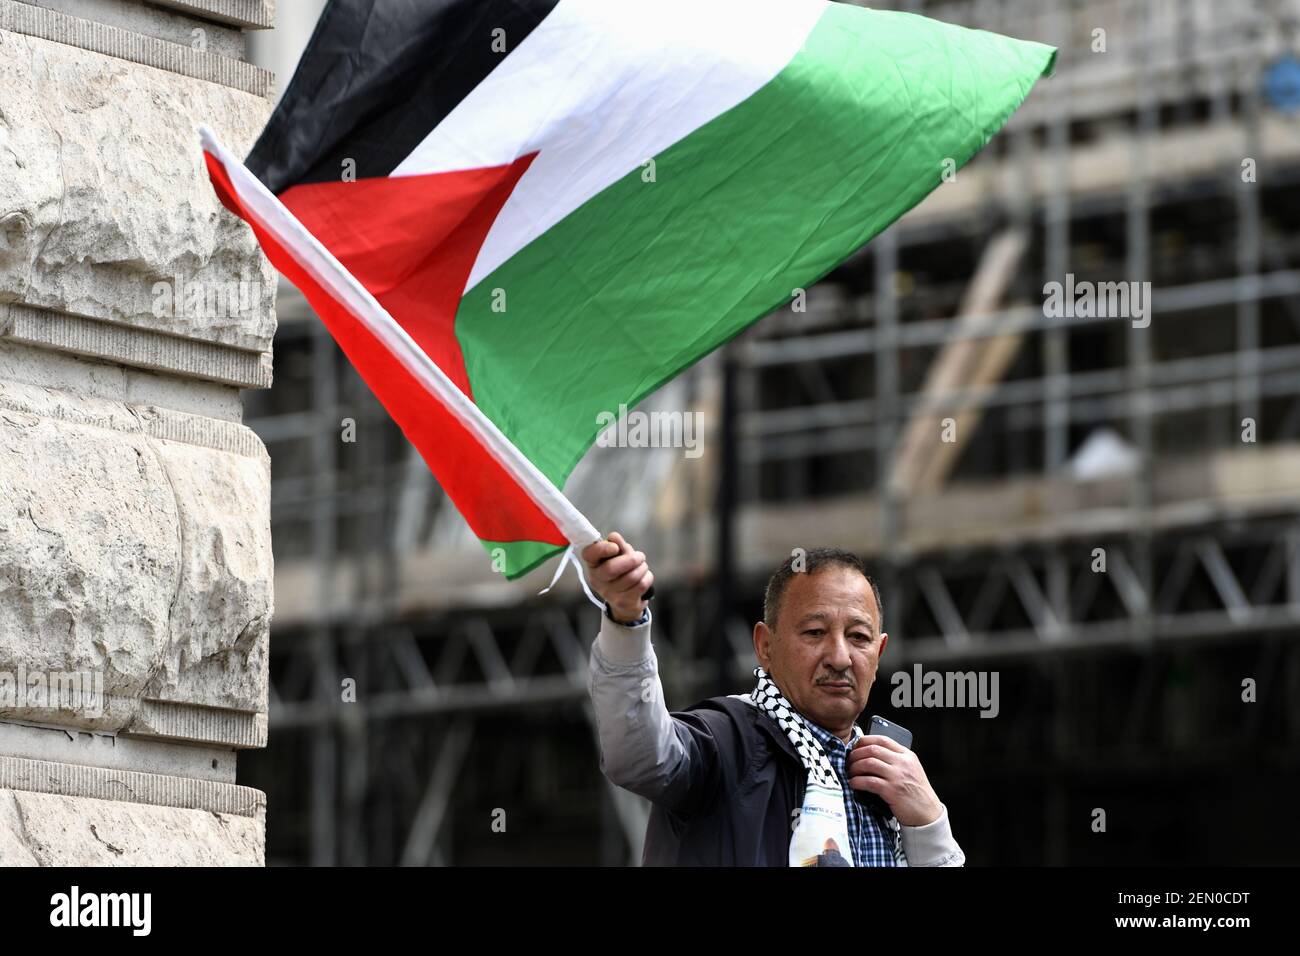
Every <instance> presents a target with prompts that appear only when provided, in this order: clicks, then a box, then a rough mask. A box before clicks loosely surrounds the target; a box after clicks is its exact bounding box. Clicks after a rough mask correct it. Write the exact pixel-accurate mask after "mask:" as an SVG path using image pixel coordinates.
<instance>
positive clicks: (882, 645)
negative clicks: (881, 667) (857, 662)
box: [876, 631, 889, 660]
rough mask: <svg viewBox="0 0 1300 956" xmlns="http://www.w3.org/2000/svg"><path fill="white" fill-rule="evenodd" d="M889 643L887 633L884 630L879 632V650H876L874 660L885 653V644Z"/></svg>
mask: <svg viewBox="0 0 1300 956" xmlns="http://www.w3.org/2000/svg"><path fill="white" fill-rule="evenodd" d="M888 643H889V635H888V634H886V633H885V632H884V631H881V632H880V650H878V651H876V660H880V658H882V657H883V656H884V654H885V645H887V644H888Z"/></svg>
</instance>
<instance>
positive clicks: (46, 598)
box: [0, 0, 275, 865]
mask: <svg viewBox="0 0 1300 956" xmlns="http://www.w3.org/2000/svg"><path fill="white" fill-rule="evenodd" d="M274 12H275V11H274V0H151V2H145V0H0V864H18V865H32V864H41V865H63V864H93V865H102V864H170V863H176V864H195V865H210V864H244V865H247V864H253V865H260V864H262V863H263V862H264V842H265V841H264V831H265V796H264V795H263V794H262V793H260V792H259V791H256V790H252V789H249V788H247V787H240V786H237V785H236V784H235V782H234V781H235V753H236V751H237V750H239V749H241V748H248V747H262V746H265V744H266V715H267V640H268V633H269V627H270V620H271V614H272V610H273V599H272V558H271V538H270V462H269V460H268V458H267V454H266V450H265V448H264V447H263V445H262V443H261V441H260V440H259V439H258V438H257V436H256V435H254V434H253V433H252V432H251V431H250V430H249V429H248V428H246V427H245V426H244V425H243V424H242V421H241V419H242V408H241V402H240V394H239V389H241V388H266V387H268V386H269V385H270V382H271V340H272V336H273V334H274V331H275V303H274V299H275V294H274V290H275V276H274V274H273V272H272V271H271V269H270V266H269V265H268V264H267V262H266V260H265V259H264V258H263V256H262V255H261V254H260V252H259V251H258V248H257V245H256V242H255V241H254V239H253V236H252V233H251V231H250V230H249V229H248V228H247V227H246V226H244V225H243V224H242V223H241V222H240V221H239V220H238V219H236V218H235V217H234V216H232V215H230V214H229V213H228V212H226V211H225V210H224V209H223V208H222V206H221V205H220V203H219V202H218V201H217V199H216V197H215V195H214V194H213V191H212V187H211V186H210V185H209V182H208V178H207V175H206V172H205V170H204V166H203V161H202V153H201V151H200V149H199V145H198V138H197V134H196V132H195V129H196V127H197V126H198V125H199V124H200V123H206V124H208V125H209V126H211V127H212V128H213V130H214V131H216V133H217V134H218V135H219V136H220V137H221V139H222V140H223V141H224V142H225V143H226V144H227V145H228V146H229V147H230V148H231V149H232V150H234V151H235V152H237V153H239V154H241V155H242V154H244V153H246V152H247V151H248V149H249V147H251V145H252V143H253V141H254V139H255V138H256V136H257V134H258V132H259V131H260V130H261V128H262V126H263V125H264V123H265V122H266V119H267V117H268V115H269V113H270V110H271V101H270V96H271V95H272V77H271V76H270V75H269V74H268V73H267V72H266V71H264V70H260V69H258V68H257V67H255V66H253V65H252V64H250V63H248V62H246V60H245V52H246V40H247V37H246V31H249V30H258V29H267V28H269V27H271V25H272V22H273V19H274Z"/></svg>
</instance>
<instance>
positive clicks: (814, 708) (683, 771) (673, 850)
mask: <svg viewBox="0 0 1300 956" xmlns="http://www.w3.org/2000/svg"><path fill="white" fill-rule="evenodd" d="M582 557H583V560H584V561H586V563H587V565H588V568H589V569H590V573H591V580H592V585H593V587H594V588H595V589H596V591H597V592H598V593H599V594H600V595H601V596H602V597H603V598H604V600H605V616H604V619H603V620H602V622H601V628H600V634H599V636H598V637H597V638H596V642H595V644H594V645H593V647H592V652H591V662H590V670H589V674H590V676H589V680H588V687H589V689H590V692H591V700H592V704H593V706H594V709H595V714H596V726H597V729H598V731H599V738H600V762H601V770H602V771H603V772H604V774H605V776H606V777H608V778H609V780H610V781H611V782H612V783H614V784H616V785H618V786H620V787H623V788H625V789H627V790H630V791H632V792H633V793H637V794H640V795H641V796H643V797H645V798H646V799H648V800H650V801H651V802H652V803H653V804H654V809H653V810H652V811H651V815H650V823H649V826H648V827H647V829H646V838H645V852H644V861H645V863H646V864H648V865H670V866H671V865H678V866H682V865H689V866H786V865H790V866H828V865H831V866H900V865H902V866H961V865H962V864H963V863H964V862H965V854H963V853H962V851H961V847H959V846H958V845H957V842H956V840H954V839H953V836H952V829H951V827H950V825H949V822H948V812H947V809H946V808H945V807H944V805H943V804H942V803H941V802H940V801H939V798H938V796H937V795H936V794H935V792H934V788H933V787H931V786H930V781H929V780H928V779H927V778H926V775H925V770H924V769H923V768H922V766H921V762H920V760H919V759H917V756H916V754H915V753H913V752H912V751H911V750H910V749H908V748H906V747H904V746H902V745H901V744H899V743H898V742H896V741H894V740H892V739H890V738H889V737H884V736H880V735H876V734H863V733H862V730H861V729H860V728H859V727H858V726H857V725H856V723H855V720H856V719H857V717H858V715H859V714H860V713H862V711H863V708H865V707H866V703H867V696H868V695H869V694H870V693H871V686H872V683H873V682H874V681H875V678H876V669H877V666H878V664H879V662H880V656H881V654H883V653H884V650H885V647H886V645H887V644H888V643H889V635H888V634H887V633H885V631H884V627H883V620H882V617H881V606H880V597H879V593H878V591H877V590H876V586H875V583H874V582H873V581H872V580H871V578H870V577H869V576H868V575H867V573H866V568H865V567H864V566H863V564H862V562H861V561H860V560H859V559H858V558H857V557H856V556H855V555H852V554H849V553H847V552H843V551H836V550H833V549H814V550H812V551H809V552H807V553H806V554H805V555H803V560H802V561H801V563H800V564H799V565H798V566H797V568H798V569H797V570H796V566H795V564H794V559H793V558H791V559H788V560H787V561H786V562H785V564H784V565H782V567H781V568H779V569H778V570H777V572H776V573H775V574H774V575H773V576H772V580H771V581H770V582H769V583H768V586H767V593H766V595H765V598H764V602H763V620H762V621H760V622H758V624H756V625H755V627H754V653H755V656H756V657H757V658H758V662H759V667H757V668H756V669H755V671H754V676H755V677H756V678H757V683H756V685H755V687H754V689H753V691H752V692H750V693H749V694H734V695H731V696H729V697H713V698H710V699H708V700H705V701H702V702H700V703H698V704H696V705H695V706H694V707H691V708H690V709H688V710H686V711H683V712H680V713H674V714H670V713H669V712H668V708H667V706H666V705H665V703H664V698H663V686H662V684H661V683H660V681H659V673H658V662H657V659H656V658H655V653H654V649H653V648H652V647H651V644H650V609H649V604H648V602H647V601H646V599H645V594H646V591H647V589H648V588H649V587H650V586H651V585H653V583H654V574H653V573H652V572H651V571H650V567H649V565H648V564H647V563H646V559H645V555H644V554H643V553H641V552H640V551H636V550H634V549H633V548H632V546H631V545H630V544H628V543H627V542H626V541H624V540H623V538H622V537H621V536H620V535H619V534H617V533H615V534H611V535H610V537H609V540H608V541H600V542H597V543H596V544H593V545H591V546H590V547H588V548H587V549H586V550H584V551H583V553H582ZM869 795H871V796H869ZM872 796H874V797H875V798H876V799H874V800H873V799H872Z"/></svg>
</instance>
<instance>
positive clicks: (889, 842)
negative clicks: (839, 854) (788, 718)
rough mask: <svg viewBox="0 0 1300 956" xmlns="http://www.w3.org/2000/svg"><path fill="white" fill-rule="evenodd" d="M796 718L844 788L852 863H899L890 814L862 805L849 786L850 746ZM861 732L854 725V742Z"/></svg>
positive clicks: (874, 864)
mask: <svg viewBox="0 0 1300 956" xmlns="http://www.w3.org/2000/svg"><path fill="white" fill-rule="evenodd" d="M799 719H800V720H802V721H803V722H804V725H805V726H806V727H807V728H808V730H809V731H810V732H811V733H812V735H813V736H814V737H816V738H817V740H818V742H819V743H820V744H821V745H822V749H823V750H825V751H826V756H827V758H829V759H830V762H831V766H832V767H834V768H835V773H836V774H838V775H839V778H840V786H841V787H842V789H843V791H844V812H845V815H846V816H847V817H848V824H849V842H851V843H852V844H853V865H854V866H898V865H899V859H898V858H899V856H900V855H901V852H902V851H901V848H900V847H901V845H900V842H899V839H898V836H897V830H895V829H894V828H893V827H891V826H890V822H891V821H892V820H893V818H892V817H885V816H884V815H882V814H880V813H877V812H876V811H875V810H873V809H871V808H869V807H866V806H863V805H862V804H861V803H859V802H858V801H857V798H856V797H855V796H854V794H855V793H857V791H856V790H854V789H852V788H851V787H850V786H849V774H848V769H847V764H848V757H849V749H850V747H851V746H852V744H850V745H849V746H845V744H844V741H843V740H841V739H840V738H839V737H837V736H836V735H835V734H833V733H831V732H830V731H827V730H823V729H822V728H820V727H818V726H817V725H816V724H814V723H813V722H812V721H811V720H809V719H808V718H807V717H805V716H803V714H799ZM861 736H863V734H862V730H861V728H859V727H858V726H857V725H856V724H854V726H853V743H857V740H858V738H859V737H861Z"/></svg>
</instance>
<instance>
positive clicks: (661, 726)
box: [582, 532, 718, 812]
mask: <svg viewBox="0 0 1300 956" xmlns="http://www.w3.org/2000/svg"><path fill="white" fill-rule="evenodd" d="M582 559H583V561H585V562H586V564H587V568H588V572H589V577H590V579H591V585H592V588H593V589H594V590H595V591H596V592H597V593H598V594H599V595H600V596H601V597H602V598H604V600H605V602H606V605H607V608H608V610H607V611H606V613H605V614H604V615H602V617H601V624H600V634H599V636H597V638H596V641H595V643H594V644H593V645H592V651H591V662H590V665H589V667H588V678H587V688H588V690H589V691H590V692H591V702H592V705H593V707H594V708H595V713H596V729H597V732H598V735H599V738H600V769H601V771H602V772H603V773H604V774H605V776H606V777H608V778H609V780H610V781H611V782H612V783H614V784H616V785H617V786H620V787H623V788H624V789H625V790H630V791H632V792H633V793H637V794H640V795H641V796H643V797H645V798H646V799H648V800H651V801H653V802H655V803H658V804H660V805H662V806H664V807H666V808H668V809H670V810H676V811H679V812H686V811H688V810H689V809H690V808H691V807H692V806H694V805H696V804H697V803H698V802H699V801H700V800H701V799H702V798H703V797H704V796H705V795H706V794H707V793H708V792H709V791H710V790H711V789H712V788H713V786H714V785H715V784H716V780H717V774H718V767H717V762H718V754H717V748H716V745H715V744H714V741H713V738H712V735H711V734H710V733H709V730H708V727H707V725H705V724H704V723H703V721H693V720H692V721H688V720H682V719H675V718H674V717H672V716H671V715H670V714H669V713H668V707H667V706H666V704H665V703H664V694H663V686H662V685H661V684H660V682H659V665H658V661H657V659H656V658H655V652H654V648H653V647H651V645H650V612H649V605H648V603H647V602H646V601H645V599H644V595H645V593H646V591H648V590H649V589H650V586H651V585H652V584H653V583H654V574H653V573H652V572H651V570H650V567H649V565H648V564H647V563H646V559H645V555H644V554H642V553H641V552H639V551H636V550H634V549H633V548H632V546H631V545H630V544H628V543H627V542H626V541H624V540H623V537H622V536H621V535H619V534H618V533H617V532H615V533H612V534H611V535H610V536H609V539H608V540H606V541H598V542H596V543H595V544H593V545H591V546H590V547H588V548H586V549H584V550H583V552H582Z"/></svg>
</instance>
